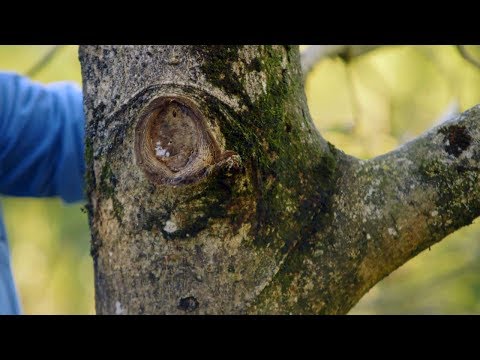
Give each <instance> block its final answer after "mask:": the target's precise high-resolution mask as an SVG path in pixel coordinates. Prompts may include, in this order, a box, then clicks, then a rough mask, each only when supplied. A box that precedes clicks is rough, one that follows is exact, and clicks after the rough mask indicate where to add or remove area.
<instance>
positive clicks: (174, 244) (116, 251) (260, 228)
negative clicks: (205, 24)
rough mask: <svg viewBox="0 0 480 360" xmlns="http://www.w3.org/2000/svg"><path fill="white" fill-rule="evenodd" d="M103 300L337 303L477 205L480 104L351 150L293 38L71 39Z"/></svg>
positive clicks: (118, 308)
mask: <svg viewBox="0 0 480 360" xmlns="http://www.w3.org/2000/svg"><path fill="white" fill-rule="evenodd" d="M80 61H81V64H82V74H83V84H84V86H83V89H84V97H85V110H86V114H87V136H86V158H87V179H86V181H87V190H88V198H89V205H88V209H89V218H90V225H91V231H92V256H93V259H94V265H95V288H96V308H97V313H99V314H154V313H155V314H263V313H269V314H275V313H296V314H297V313H298V314H305V313H312V314H339V313H346V312H348V310H349V309H350V308H351V307H352V306H353V305H354V304H355V303H356V302H357V301H358V300H359V299H360V298H361V297H362V296H363V294H365V293H366V292H367V291H368V289H370V288H371V287H372V286H373V285H375V284H376V283H377V282H378V281H380V280H381V279H382V278H383V277H385V276H386V275H388V274H389V273H390V272H392V271H393V270H394V269H395V268H397V267H398V266H400V265H402V264H403V263H405V262H406V261H408V259H410V258H412V257H413V256H415V255H416V254H418V253H419V252H421V251H422V250H424V249H425V248H427V247H429V246H431V245H432V244H433V243H435V242H437V241H440V240H441V239H443V238H444V237H445V236H446V235H448V234H449V233H451V232H453V231H455V230H456V229H458V228H460V227H461V226H464V225H467V224H469V223H471V222H472V220H473V219H474V218H475V217H477V216H478V215H479V213H480V194H479V187H478V180H479V178H478V177H479V166H480V164H479V161H480V154H479V145H478V139H480V129H479V121H480V108H479V107H475V108H473V109H471V110H469V111H467V112H465V113H463V114H461V115H459V116H458V117H456V118H455V119H453V120H451V121H448V122H445V123H442V124H441V125H439V126H438V127H437V128H435V129H432V130H430V131H429V132H428V133H426V134H425V135H423V136H421V137H419V138H418V139H416V140H414V141H412V142H411V143H408V144H406V145H404V146H402V147H401V148H399V149H397V150H395V151H393V152H391V153H388V154H385V155H382V156H380V157H377V158H374V159H372V160H369V161H361V160H358V159H355V158H353V157H351V156H348V155H346V154H344V153H343V152H342V151H340V150H338V149H336V148H335V147H334V146H333V145H331V144H329V143H328V142H327V141H325V140H324V139H323V138H322V136H321V135H320V134H319V133H318V131H317V130H316V128H315V126H314V125H313V123H312V120H311V117H310V115H309V111H308V107H307V102H306V98H305V93H304V89H303V80H302V70H301V65H300V56H299V50H298V47H296V46H81V47H80Z"/></svg>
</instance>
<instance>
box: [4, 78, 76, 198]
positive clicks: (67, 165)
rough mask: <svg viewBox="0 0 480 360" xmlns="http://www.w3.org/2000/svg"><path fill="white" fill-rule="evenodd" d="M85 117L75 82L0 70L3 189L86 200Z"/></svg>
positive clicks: (21, 194)
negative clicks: (35, 78)
mask: <svg viewBox="0 0 480 360" xmlns="http://www.w3.org/2000/svg"><path fill="white" fill-rule="evenodd" d="M84 121H85V118H84V112H83V100H82V92H81V89H80V88H79V87H78V86H76V85H75V84H74V83H70V82H57V83H52V84H49V85H42V84H40V83H36V82H33V81H31V80H30V79H28V78H26V77H23V76H20V75H17V74H14V73H9V72H0V193H2V194H5V195H11V196H29V197H47V196H60V197H61V198H62V199H63V200H64V201H65V202H74V201H78V200H82V199H83V198H84V192H83V176H84V172H85V164H84Z"/></svg>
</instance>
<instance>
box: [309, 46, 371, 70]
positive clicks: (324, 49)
mask: <svg viewBox="0 0 480 360" xmlns="http://www.w3.org/2000/svg"><path fill="white" fill-rule="evenodd" d="M380 46H381V45H311V46H310V47H309V48H307V49H306V50H305V51H304V52H303V53H302V54H301V63H302V71H303V76H304V77H306V76H307V75H308V74H309V73H310V71H312V69H313V68H314V66H315V65H316V64H317V63H318V62H319V61H321V60H323V59H325V58H327V57H334V56H340V57H342V58H344V59H351V58H353V57H357V56H360V55H363V54H365V53H367V52H369V51H372V50H375V49H377V48H379V47H380Z"/></svg>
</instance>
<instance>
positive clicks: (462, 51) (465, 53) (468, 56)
mask: <svg viewBox="0 0 480 360" xmlns="http://www.w3.org/2000/svg"><path fill="white" fill-rule="evenodd" d="M457 50H458V52H459V53H460V55H461V56H462V57H463V58H464V59H465V60H467V61H468V62H469V63H470V64H472V65H473V66H475V67H477V68H478V69H480V61H479V60H477V59H475V58H474V57H473V56H472V54H470V53H469V52H468V50H467V49H466V48H465V45H457Z"/></svg>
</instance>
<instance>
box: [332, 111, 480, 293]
mask: <svg viewBox="0 0 480 360" xmlns="http://www.w3.org/2000/svg"><path fill="white" fill-rule="evenodd" d="M348 163H349V165H350V166H347V167H346V171H345V173H344V174H342V179H341V180H340V184H339V192H338V194H337V195H336V196H335V205H334V211H335V213H336V216H335V222H336V224H334V227H340V226H342V225H345V224H348V226H342V227H340V231H339V233H340V234H341V235H340V236H341V238H340V239H339V240H338V241H343V242H350V243H351V247H352V248H355V249H356V251H358V252H359V254H363V255H362V256H361V261H359V262H358V264H357V271H358V276H359V282H360V283H362V284H363V285H362V287H363V289H362V291H363V293H364V292H366V291H368V289H369V288H370V287H372V286H373V285H374V284H376V283H377V282H378V281H380V280H381V279H382V278H383V277H384V276H386V275H388V274H389V273H390V272H392V271H393V270H395V269H396V268H397V267H399V266H400V265H402V264H404V263H405V262H406V261H408V260H409V259H410V258H412V257H414V256H415V255H416V254H418V253H419V252H421V251H422V250H424V249H426V248H428V247H430V246H431V245H432V244H434V243H436V242H438V241H440V240H442V239H443V238H445V237H446V236H447V235H448V234H450V233H452V232H453V231H455V230H457V229H459V228H460V227H462V226H465V225H469V224H470V223H471V222H472V221H473V220H474V219H475V218H476V217H477V216H479V215H480V186H479V183H480V105H477V106H476V107H474V108H472V109H470V110H468V111H466V112H464V113H463V114H460V115H458V116H456V117H455V118H453V119H451V120H448V121H446V122H444V123H442V124H440V125H438V126H437V127H435V128H433V129H431V130H430V131H428V132H427V133H426V134H424V135H423V136H421V137H419V138H417V139H415V140H413V141H412V142H410V143H407V144H405V145H404V146H402V147H400V148H398V149H397V150H395V151H392V152H390V153H388V154H385V155H382V156H379V157H377V158H374V159H372V160H369V161H351V160H350V161H349V162H348ZM362 295H363V294H362ZM360 296H361V295H360Z"/></svg>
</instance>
